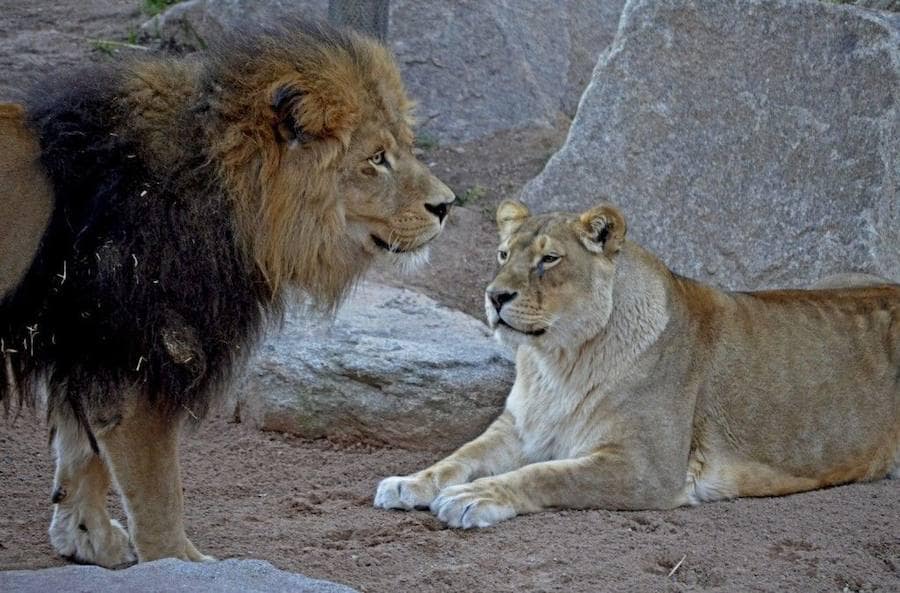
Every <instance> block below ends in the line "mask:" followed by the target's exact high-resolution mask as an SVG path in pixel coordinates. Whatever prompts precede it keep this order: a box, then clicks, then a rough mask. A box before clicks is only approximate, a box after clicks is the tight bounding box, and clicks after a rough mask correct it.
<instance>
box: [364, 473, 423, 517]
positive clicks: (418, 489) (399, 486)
mask: <svg viewBox="0 0 900 593" xmlns="http://www.w3.org/2000/svg"><path fill="white" fill-rule="evenodd" d="M436 494H437V488H436V487H435V486H434V483H433V482H432V481H431V480H429V479H424V478H420V477H416V476H393V477H390V478H385V479H383V480H382V481H381V483H380V484H378V490H376V491H375V506H376V507H378V508H381V509H404V510H407V511H409V510H412V509H420V510H425V509H427V508H428V505H429V504H431V501H432V500H434V497H435V495H436Z"/></svg>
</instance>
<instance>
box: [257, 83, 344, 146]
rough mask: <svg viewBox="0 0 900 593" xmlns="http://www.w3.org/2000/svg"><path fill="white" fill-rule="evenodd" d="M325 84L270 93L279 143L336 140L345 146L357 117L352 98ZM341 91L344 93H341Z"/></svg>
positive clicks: (279, 88)
mask: <svg viewBox="0 0 900 593" xmlns="http://www.w3.org/2000/svg"><path fill="white" fill-rule="evenodd" d="M331 86H333V85H330V84H328V81H317V82H315V83H309V84H306V85H304V84H302V83H301V82H299V81H290V82H283V83H280V84H277V85H275V86H274V88H273V89H272V93H271V108H272V113H273V116H274V119H275V121H274V124H273V129H274V130H275V134H276V136H277V137H278V139H279V140H280V141H282V142H299V143H301V144H304V143H306V142H309V141H310V140H314V139H324V138H329V137H333V138H337V139H339V140H340V141H341V142H342V143H344V144H346V143H348V142H349V141H350V135H351V134H352V132H353V127H354V125H355V123H356V120H357V118H358V114H359V107H358V104H357V100H356V98H355V97H353V96H352V94H351V93H349V92H348V91H349V89H346V88H334V89H331V88H330V87H331ZM342 91H344V92H342Z"/></svg>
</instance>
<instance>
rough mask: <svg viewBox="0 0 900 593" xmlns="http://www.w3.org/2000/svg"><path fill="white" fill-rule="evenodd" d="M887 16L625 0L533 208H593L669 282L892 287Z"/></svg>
mask: <svg viewBox="0 0 900 593" xmlns="http://www.w3.org/2000/svg"><path fill="white" fill-rule="evenodd" d="M898 181H900V16H898V15H894V14H891V13H887V12H878V11H872V10H864V9H859V8H854V7H850V6H837V5H832V4H825V3H821V2H805V1H804V2H796V1H786V0H723V1H721V2H697V1H692V0H632V1H630V2H629V3H628V4H627V5H626V7H625V9H624V12H623V16H622V21H621V23H620V27H619V32H618V35H617V37H616V40H615V41H614V42H613V45H612V46H611V47H610V48H609V49H608V50H607V51H606V52H605V53H604V54H603V55H602V56H601V59H600V61H599V63H598V65H597V68H596V69H595V70H594V74H593V78H592V81H591V83H590V85H589V87H588V89H587V90H586V91H585V94H584V97H583V98H582V102H581V105H580V107H579V110H578V114H577V115H576V117H575V120H574V122H573V124H572V127H571V129H570V132H569V137H568V139H567V140H566V143H565V145H564V146H563V148H562V149H561V150H560V151H559V152H558V153H557V154H556V155H555V156H554V157H553V158H552V159H551V160H550V161H549V162H548V164H547V166H546V167H545V170H544V171H543V172H542V173H541V175H539V176H538V177H537V178H536V179H534V180H532V182H530V183H529V184H528V185H527V186H526V188H525V189H524V190H523V193H522V197H523V199H524V200H525V201H526V202H527V203H529V204H531V205H532V206H534V207H535V209H540V210H549V209H581V208H586V207H588V206H590V205H591V204H593V203H595V202H597V201H599V200H601V199H608V200H611V201H613V202H616V203H618V204H619V205H621V206H622V207H623V209H624V212H625V215H626V218H627V219H628V221H629V225H630V230H629V236H631V237H632V238H633V239H635V240H637V241H639V242H640V243H642V244H644V245H646V246H647V247H649V248H651V249H653V250H655V251H656V252H657V253H659V254H660V255H661V256H662V257H663V259H664V260H665V261H666V262H667V263H668V264H669V265H670V266H671V267H673V268H674V269H675V270H676V271H677V272H679V273H682V274H685V275H688V276H692V277H695V278H698V279H701V280H705V281H709V282H712V283H714V284H717V285H720V286H725V287H729V288H758V287H769V286H776V285H785V286H787V285H806V284H809V283H810V282H811V281H813V280H815V279H817V278H819V277H821V276H825V275H827V274H829V273H833V272H838V271H840V272H846V271H856V272H868V273H874V274H877V275H880V276H885V277H888V278H892V279H893V280H895V281H897V280H900V199H898V195H897V191H898Z"/></svg>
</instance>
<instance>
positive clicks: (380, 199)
mask: <svg viewBox="0 0 900 593" xmlns="http://www.w3.org/2000/svg"><path fill="white" fill-rule="evenodd" d="M379 119H380V118H374V120H373V121H370V122H368V123H367V124H365V125H364V126H362V127H361V129H360V130H359V132H358V134H357V135H356V136H357V137H356V138H355V139H354V141H352V142H351V149H350V150H349V151H348V152H347V154H346V155H345V157H344V158H343V160H342V164H341V175H340V182H339V183H340V187H339V189H338V192H339V194H340V195H341V196H343V199H344V208H345V212H346V219H347V225H348V231H349V234H350V236H351V237H352V238H353V240H354V241H356V242H357V243H358V244H359V245H360V246H361V247H362V248H363V249H364V250H365V251H367V252H368V253H373V254H375V255H385V256H387V257H388V258H389V259H391V260H393V261H396V262H400V263H403V262H410V261H413V262H415V261H421V260H422V259H424V256H426V255H427V251H428V243H429V242H430V241H431V240H432V239H434V238H435V237H437V236H438V235H439V234H440V232H441V230H442V229H443V226H444V223H445V222H446V220H447V215H448V214H449V211H450V205H451V203H452V202H453V200H454V195H453V192H452V191H451V190H450V188H449V187H447V186H446V185H444V184H443V183H442V182H441V181H440V180H439V179H438V178H436V177H435V176H434V175H432V174H431V172H430V171H429V170H428V168H427V167H425V165H423V164H422V163H421V162H419V161H418V160H417V159H416V158H415V157H414V156H413V153H412V134H411V133H409V130H408V128H405V126H396V127H395V126H391V125H389V123H388V122H384V121H379ZM398 128H399V129H398Z"/></svg>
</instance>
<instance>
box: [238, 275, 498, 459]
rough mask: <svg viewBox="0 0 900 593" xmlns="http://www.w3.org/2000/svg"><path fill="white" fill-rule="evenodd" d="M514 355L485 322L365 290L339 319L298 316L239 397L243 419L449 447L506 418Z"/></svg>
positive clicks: (406, 293)
mask: <svg viewBox="0 0 900 593" xmlns="http://www.w3.org/2000/svg"><path fill="white" fill-rule="evenodd" d="M510 357H511V353H510V352H509V351H507V350H506V349H505V348H503V347H502V346H500V345H499V344H497V343H496V342H495V341H494V340H493V338H492V337H491V334H490V330H489V329H488V328H487V327H486V326H485V324H484V323H483V322H481V321H479V320H477V319H474V318H473V317H471V316H469V315H466V314H465V313H462V312H460V311H456V310H453V309H449V308H447V307H444V306H443V305H441V304H439V303H438V302H436V301H434V300H432V299H431V298H429V297H427V296H425V295H422V294H419V293H417V292H414V291H411V290H406V289H402V288H394V287H390V286H383V285H379V284H374V283H365V284H363V285H361V286H360V287H359V288H358V289H357V290H356V292H355V293H354V294H353V295H352V296H351V297H350V298H349V299H348V301H347V302H346V303H344V305H343V306H342V307H341V309H340V310H339V311H338V313H337V316H336V317H335V318H334V319H333V320H332V319H323V318H322V317H321V316H318V315H315V314H312V313H309V312H304V311H303V310H302V309H297V310H294V311H292V312H291V313H289V314H288V316H287V319H286V321H285V325H284V328H283V330H282V331H281V332H280V333H278V334H275V335H271V336H270V337H269V338H268V339H267V341H266V342H265V343H264V344H263V346H262V348H261V349H260V351H259V353H258V355H257V358H256V360H255V361H254V362H253V363H252V364H251V366H250V369H249V371H248V373H247V375H246V377H245V379H244V381H243V383H242V385H241V386H240V387H239V389H238V390H237V393H236V397H237V401H238V404H239V405H240V416H241V419H242V420H245V421H249V422H251V423H253V424H254V425H256V426H257V427H258V428H262V429H266V430H275V431H279V432H288V433H291V434H296V435H299V436H303V437H306V438H319V437H332V438H338V439H350V440H354V441H356V440H364V441H368V442H374V443H378V444H388V445H395V446H400V447H405V448H411V449H430V448H434V447H440V448H441V449H444V448H447V447H451V446H454V445H461V444H463V443H465V442H467V441H468V440H470V439H472V438H474V437H476V436H478V435H479V434H480V433H481V432H482V431H483V430H484V428H485V427H486V426H487V425H488V424H489V423H490V422H491V421H492V420H493V419H494V418H495V417H496V416H497V415H498V414H499V413H500V411H501V410H502V407H503V402H504V400H505V398H506V395H507V394H508V393H509V389H510V387H511V386H512V382H513V380H514V378H515V372H514V369H513V363H512V361H511V358H510Z"/></svg>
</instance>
